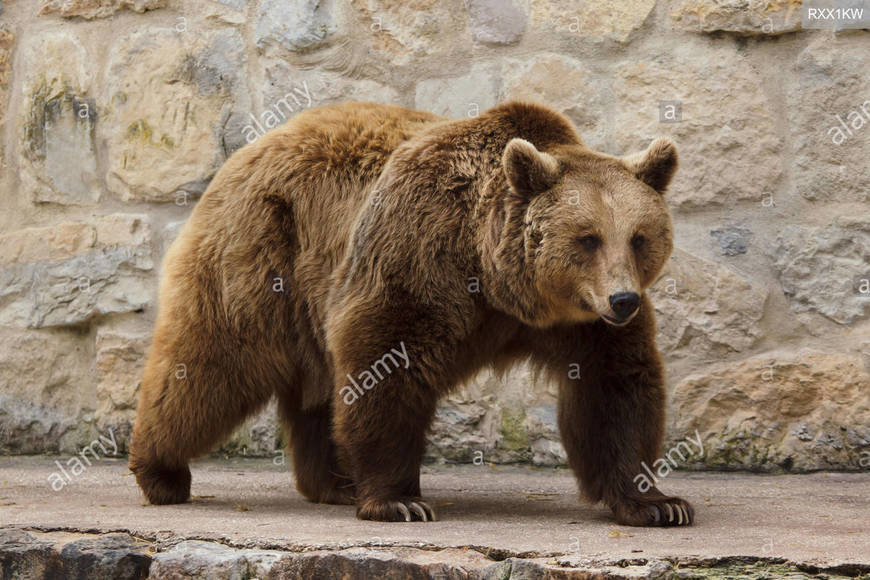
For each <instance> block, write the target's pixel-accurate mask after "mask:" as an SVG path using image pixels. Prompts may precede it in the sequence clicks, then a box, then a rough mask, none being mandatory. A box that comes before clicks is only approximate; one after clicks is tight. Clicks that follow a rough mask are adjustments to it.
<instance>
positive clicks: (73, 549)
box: [0, 528, 151, 580]
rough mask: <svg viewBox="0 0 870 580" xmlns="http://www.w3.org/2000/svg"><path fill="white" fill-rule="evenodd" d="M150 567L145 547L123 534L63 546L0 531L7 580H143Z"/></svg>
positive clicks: (0, 565) (0, 556) (0, 562)
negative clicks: (70, 579)
mask: <svg viewBox="0 0 870 580" xmlns="http://www.w3.org/2000/svg"><path fill="white" fill-rule="evenodd" d="M39 535H40V536H43V537H45V535H44V534H39ZM150 565H151V557H150V555H149V554H148V553H147V546H145V545H143V543H142V542H137V540H136V539H134V538H133V537H131V536H129V535H127V534H105V535H93V536H85V537H83V538H82V539H78V540H74V541H71V542H69V543H66V544H64V543H63V542H60V541H50V540H43V539H38V538H35V537H34V536H33V535H31V534H29V533H27V532H25V531H23V530H19V529H15V528H12V529H0V571H3V572H4V576H5V577H8V578H114V579H116V580H134V579H140V578H146V577H147V576H148V567H149V566H150Z"/></svg>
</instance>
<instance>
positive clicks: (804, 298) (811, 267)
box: [775, 217, 870, 324]
mask: <svg viewBox="0 0 870 580" xmlns="http://www.w3.org/2000/svg"><path fill="white" fill-rule="evenodd" d="M775 258H776V263H775V266H776V268H777V271H778V273H779V281H780V283H781V284H782V289H783V292H785V295H786V297H787V298H788V300H789V304H790V305H791V309H792V310H794V311H795V312H801V313H803V312H808V311H813V312H817V313H819V314H821V315H823V316H825V317H827V318H829V319H831V320H833V321H834V322H837V323H839V324H850V323H852V322H853V321H855V320H857V319H859V318H865V317H866V316H867V314H868V311H870V290H868V285H870V281H868V280H870V221H867V220H866V218H862V217H856V218H850V217H841V218H839V219H838V220H837V221H836V222H835V223H834V224H832V225H830V226H827V227H824V228H821V227H819V228H811V227H806V226H797V225H795V226H787V227H785V228H784V229H783V230H782V231H781V233H780V235H779V236H778V237H777V247H776V249H775Z"/></svg>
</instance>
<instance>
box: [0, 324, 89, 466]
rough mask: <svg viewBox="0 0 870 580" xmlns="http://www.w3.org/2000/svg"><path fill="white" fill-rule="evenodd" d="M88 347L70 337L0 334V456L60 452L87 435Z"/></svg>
mask: <svg viewBox="0 0 870 580" xmlns="http://www.w3.org/2000/svg"><path fill="white" fill-rule="evenodd" d="M89 342H90V341H89V340H88V339H87V337H86V336H81V335H80V334H78V333H76V332H64V331H51V330H48V331H39V332H34V331H30V332H24V331H8V330H6V331H4V332H3V333H2V334H0V385H2V389H0V452H2V453H45V452H53V453H58V452H66V451H69V450H71V449H73V448H75V447H76V446H77V445H79V444H81V443H82V442H83V441H85V440H87V438H88V437H89V436H90V435H91V434H92V432H93V427H92V425H91V424H90V423H91V421H92V419H93V410H94V391H93V380H92V378H91V370H90V367H91V364H92V363H91V358H90V349H89V345H88V343H89Z"/></svg>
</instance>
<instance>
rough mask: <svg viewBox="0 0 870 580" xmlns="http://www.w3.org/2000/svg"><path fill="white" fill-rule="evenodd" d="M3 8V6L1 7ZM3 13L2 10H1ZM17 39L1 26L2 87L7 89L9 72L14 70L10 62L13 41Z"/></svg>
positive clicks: (0, 76) (0, 71)
mask: <svg viewBox="0 0 870 580" xmlns="http://www.w3.org/2000/svg"><path fill="white" fill-rule="evenodd" d="M0 10H2V7H0ZM0 14H2V11H0ZM14 40H15V35H14V34H12V33H11V32H9V31H8V30H6V29H5V28H4V27H2V26H0V89H5V88H6V86H7V85H8V84H9V72H10V71H11V70H12V64H11V63H10V62H9V59H10V52H11V50H12V43H13V41H14Z"/></svg>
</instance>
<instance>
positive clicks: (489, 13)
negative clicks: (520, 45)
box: [466, 0, 528, 44]
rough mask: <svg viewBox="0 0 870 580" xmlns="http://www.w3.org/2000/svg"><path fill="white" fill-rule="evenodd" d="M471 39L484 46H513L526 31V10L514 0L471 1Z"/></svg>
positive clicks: (468, 7) (469, 14)
mask: <svg viewBox="0 0 870 580" xmlns="http://www.w3.org/2000/svg"><path fill="white" fill-rule="evenodd" d="M466 7H467V9H468V19H469V22H470V24H471V37H472V38H474V40H475V41H477V42H482V43H483V44H513V43H515V42H517V41H518V40H519V39H520V38H521V37H522V35H523V32H524V31H525V29H526V21H527V20H528V17H527V16H526V13H525V10H523V8H522V7H521V6H519V5H518V4H517V3H516V2H514V1H513V0H507V1H505V0H469V2H467V4H466Z"/></svg>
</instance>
